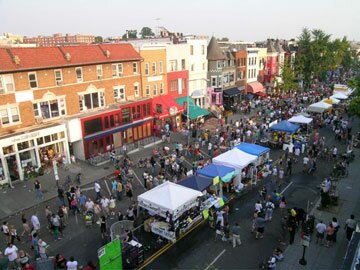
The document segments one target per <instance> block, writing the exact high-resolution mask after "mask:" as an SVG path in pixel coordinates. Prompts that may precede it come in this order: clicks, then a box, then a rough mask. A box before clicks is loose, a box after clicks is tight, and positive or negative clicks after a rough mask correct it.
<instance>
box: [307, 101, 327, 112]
mask: <svg viewBox="0 0 360 270" xmlns="http://www.w3.org/2000/svg"><path fill="white" fill-rule="evenodd" d="M331 107H332V105H331V104H328V103H326V102H324V101H320V102H316V103H314V104H311V105H310V106H309V107H308V108H307V111H308V112H314V113H323V112H324V111H327V110H329V109H330V108H331Z"/></svg>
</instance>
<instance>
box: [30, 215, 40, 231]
mask: <svg viewBox="0 0 360 270" xmlns="http://www.w3.org/2000/svg"><path fill="white" fill-rule="evenodd" d="M31 223H32V225H33V227H34V229H35V230H36V231H37V232H39V230H40V221H39V218H38V217H37V216H36V215H35V214H34V215H32V216H31Z"/></svg>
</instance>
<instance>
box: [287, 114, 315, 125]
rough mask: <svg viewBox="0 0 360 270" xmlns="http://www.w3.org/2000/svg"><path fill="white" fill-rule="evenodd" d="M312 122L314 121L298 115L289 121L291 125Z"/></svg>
mask: <svg viewBox="0 0 360 270" xmlns="http://www.w3.org/2000/svg"><path fill="white" fill-rule="evenodd" d="M312 120H313V119H312V118H310V117H305V116H303V115H296V116H293V117H291V118H290V119H289V120H288V121H289V122H291V123H299V124H310V123H311V122H312Z"/></svg>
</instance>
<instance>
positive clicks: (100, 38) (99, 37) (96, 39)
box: [95, 36, 103, 43]
mask: <svg viewBox="0 0 360 270" xmlns="http://www.w3.org/2000/svg"><path fill="white" fill-rule="evenodd" d="M102 42H103V37H102V36H97V37H95V43H102Z"/></svg>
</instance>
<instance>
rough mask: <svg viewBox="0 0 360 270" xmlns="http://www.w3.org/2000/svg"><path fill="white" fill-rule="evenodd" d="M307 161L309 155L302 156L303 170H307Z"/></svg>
mask: <svg viewBox="0 0 360 270" xmlns="http://www.w3.org/2000/svg"><path fill="white" fill-rule="evenodd" d="M308 163H309V157H308V156H305V157H304V158H303V165H304V169H303V171H304V172H306V171H307V166H308Z"/></svg>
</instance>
